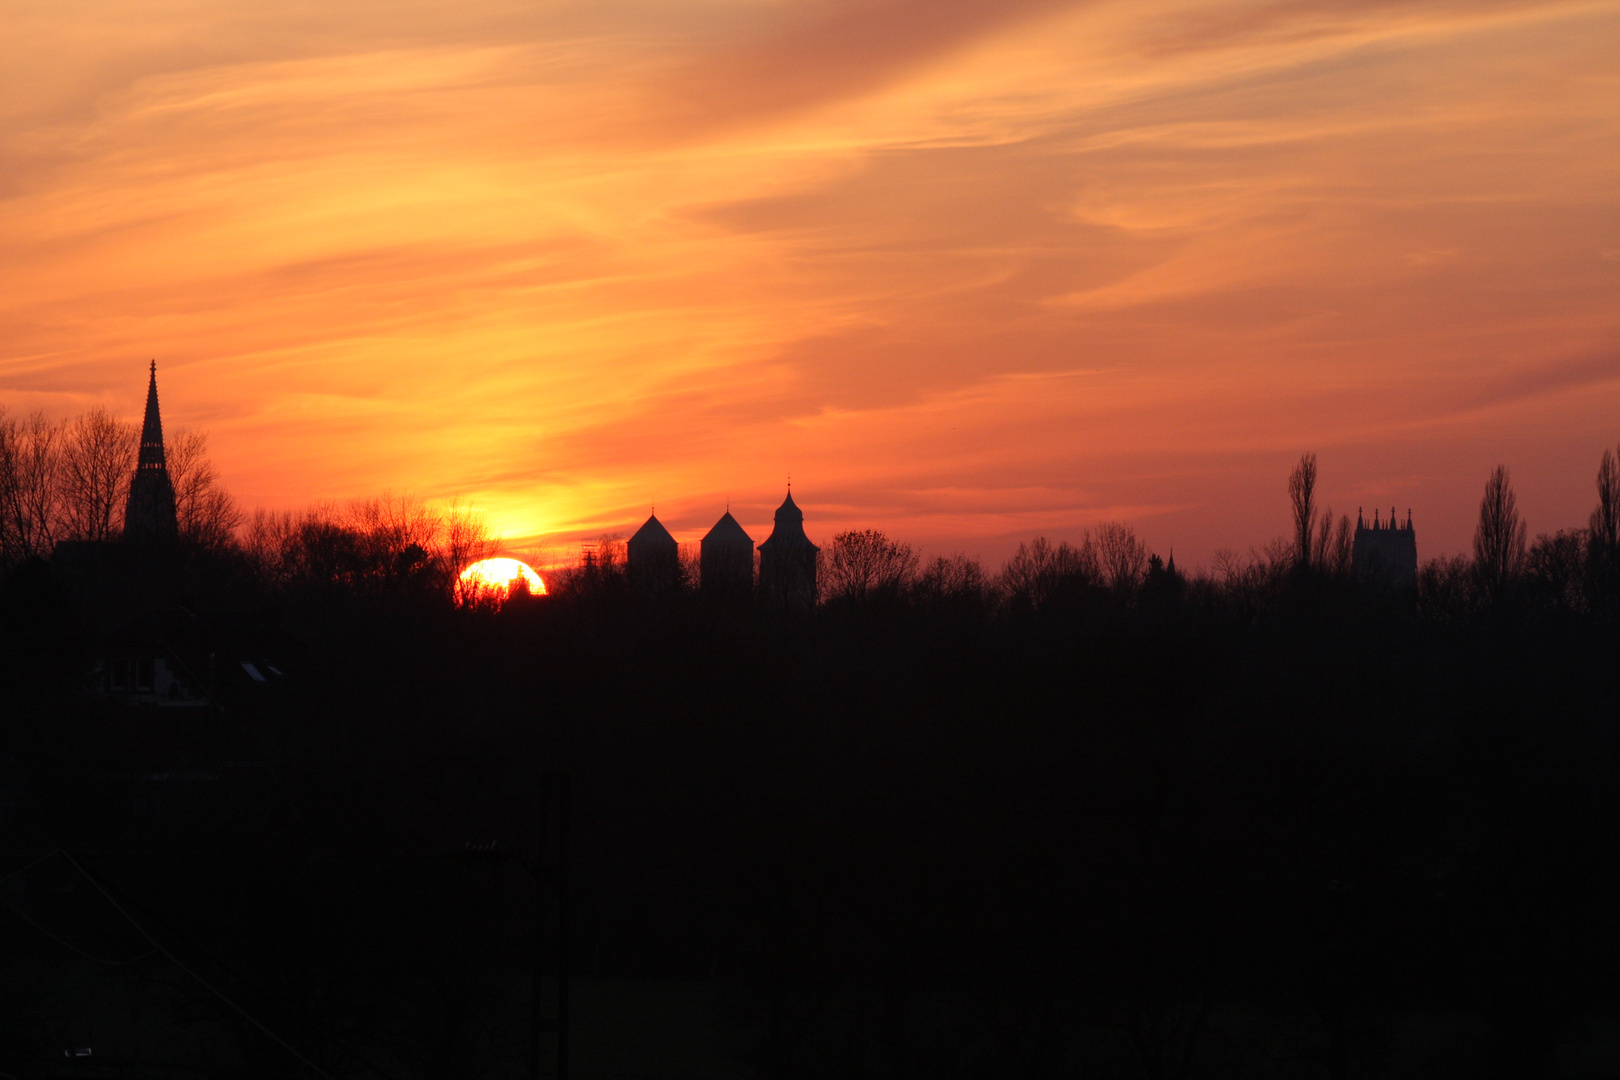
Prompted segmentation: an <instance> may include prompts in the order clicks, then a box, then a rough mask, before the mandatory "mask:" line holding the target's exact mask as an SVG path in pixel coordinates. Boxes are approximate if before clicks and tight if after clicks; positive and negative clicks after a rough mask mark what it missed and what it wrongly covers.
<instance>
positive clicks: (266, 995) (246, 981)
mask: <svg viewBox="0 0 1620 1080" xmlns="http://www.w3.org/2000/svg"><path fill="white" fill-rule="evenodd" d="M107 887H108V888H112V887H113V886H111V885H110V884H109V885H108V886H107ZM124 902H125V903H127V904H128V905H129V906H130V907H132V908H134V909H135V910H136V911H138V912H140V913H141V914H142V915H144V916H145V917H146V918H147V919H148V920H150V921H151V922H153V923H155V924H156V925H157V926H159V927H161V928H162V929H163V930H164V931H166V932H167V933H169V934H170V935H171V936H172V937H174V938H176V939H178V940H179V941H180V942H181V943H182V944H184V945H186V946H187V947H189V948H191V949H193V950H195V951H196V952H199V953H202V954H203V955H204V956H206V957H208V958H209V959H210V960H212V961H213V962H214V963H215V964H216V965H217V966H219V967H220V968H223V969H224V971H225V972H226V973H227V974H228V975H231V976H233V977H234V978H235V979H236V980H237V981H238V982H240V983H242V984H243V985H244V986H246V987H247V988H248V989H249V990H252V991H254V992H255V993H257V994H258V995H259V996H260V997H261V998H263V999H264V1000H266V1001H268V1002H269V1003H270V1004H272V1005H274V1006H276V1008H278V1009H280V1010H281V1011H282V1012H285V1013H288V1014H289V1015H291V1016H293V1017H294V1018H295V1019H297V1020H300V1021H302V1022H303V1023H304V1024H305V1025H306V1026H307V1027H309V1029H310V1030H312V1031H313V1032H315V1034H317V1035H319V1036H320V1037H321V1038H323V1039H325V1040H326V1041H327V1042H329V1043H331V1044H332V1045H333V1046H335V1047H337V1048H338V1049H339V1050H341V1051H343V1052H344V1053H345V1054H347V1055H348V1056H349V1057H351V1058H353V1059H354V1060H355V1061H358V1062H359V1063H360V1064H362V1065H364V1066H365V1067H366V1068H368V1069H370V1070H371V1071H372V1072H374V1073H376V1074H377V1075H378V1076H380V1077H382V1078H383V1080H394V1077H393V1076H392V1074H390V1073H388V1072H387V1071H386V1070H384V1069H383V1068H382V1067H381V1066H379V1065H377V1064H376V1063H375V1062H373V1061H371V1060H370V1059H368V1058H366V1057H365V1056H364V1055H363V1054H360V1053H358V1052H356V1051H354V1050H352V1049H350V1048H349V1047H348V1046H346V1045H344V1043H343V1041H342V1040H341V1039H339V1038H338V1037H337V1036H336V1035H333V1034H332V1033H331V1032H329V1031H326V1030H325V1029H323V1028H322V1027H321V1026H320V1025H319V1024H317V1023H315V1022H314V1021H313V1020H311V1019H310V1018H309V1017H307V1016H304V1015H303V1014H301V1013H300V1012H299V1011H298V1010H297V1009H294V1008H293V1007H291V1006H290V1005H288V1004H287V1003H286V1002H283V1001H279V1000H277V998H276V996H275V995H274V994H272V993H270V991H268V990H266V989H265V988H264V987H262V986H260V985H259V984H258V983H256V982H254V981H253V980H252V979H250V978H248V977H247V976H246V975H243V974H242V973H241V972H240V971H237V970H236V969H235V968H233V967H232V966H231V965H230V964H227V963H226V962H225V961H223V960H221V959H220V958H219V957H217V956H215V955H213V954H212V953H210V952H209V951H208V950H207V949H205V948H203V947H202V946H201V945H198V944H197V943H196V942H195V941H192V940H191V939H190V938H188V937H186V935H184V934H182V933H181V932H180V931H178V930H176V929H175V928H174V927H172V926H170V925H169V924H168V923H167V922H165V921H164V920H163V918H162V916H160V915H158V914H157V913H156V912H154V911H153V910H152V909H151V908H148V907H146V906H145V905H143V904H142V903H141V902H140V901H138V900H136V899H135V898H134V897H130V896H125V897H124Z"/></svg>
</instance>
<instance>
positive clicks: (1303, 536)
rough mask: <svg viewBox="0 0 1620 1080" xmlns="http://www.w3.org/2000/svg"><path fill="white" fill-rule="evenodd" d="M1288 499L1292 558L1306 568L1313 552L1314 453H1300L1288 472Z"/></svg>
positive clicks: (1314, 518) (1314, 503)
mask: <svg viewBox="0 0 1620 1080" xmlns="http://www.w3.org/2000/svg"><path fill="white" fill-rule="evenodd" d="M1288 499H1289V502H1291V503H1292V504H1293V507H1294V553H1295V554H1294V558H1295V559H1296V560H1297V562H1298V563H1299V565H1300V566H1301V567H1303V568H1304V569H1306V570H1309V569H1310V568H1311V556H1312V555H1313V554H1315V550H1314V545H1313V544H1312V543H1311V536H1312V533H1313V532H1314V530H1315V528H1316V455H1315V454H1310V453H1307V454H1301V455H1300V456H1299V464H1298V465H1295V466H1294V471H1293V472H1291V473H1289V474H1288Z"/></svg>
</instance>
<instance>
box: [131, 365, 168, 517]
mask: <svg viewBox="0 0 1620 1080" xmlns="http://www.w3.org/2000/svg"><path fill="white" fill-rule="evenodd" d="M179 535H180V524H179V520H178V518H177V517H176V516H175V509H174V484H173V483H172V482H170V480H169V467H168V465H167V464H166V463H165V461H164V459H163V418H162V416H161V415H159V413H158V392H157V361H156V360H154V361H152V370H151V381H150V382H148V383H147V386H146V419H145V420H144V421H143V422H142V424H141V452H140V456H139V457H138V458H137V459H136V463H135V475H134V476H132V477H131V478H130V481H129V501H128V502H127V503H126V504H125V506H124V539H125V540H130V541H134V542H136V543H147V544H151V543H167V542H171V541H173V540H175V539H177V538H178V537H179Z"/></svg>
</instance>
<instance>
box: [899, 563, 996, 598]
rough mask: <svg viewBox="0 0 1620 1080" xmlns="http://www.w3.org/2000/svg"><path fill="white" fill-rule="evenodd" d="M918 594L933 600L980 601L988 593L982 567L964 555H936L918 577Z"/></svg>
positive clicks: (987, 584) (987, 583) (987, 585)
mask: <svg viewBox="0 0 1620 1080" xmlns="http://www.w3.org/2000/svg"><path fill="white" fill-rule="evenodd" d="M916 587H917V592H918V593H919V594H920V595H922V596H925V597H928V598H930V599H936V600H945V599H950V600H958V599H973V600H981V601H982V600H983V599H984V598H985V595H986V594H987V593H988V591H989V582H987V581H986V580H985V574H984V567H983V566H981V565H980V564H979V562H978V560H977V559H970V558H968V557H967V556H965V555H953V556H951V557H949V558H947V557H946V556H944V555H940V556H937V557H936V558H935V559H934V561H933V562H931V563H929V564H928V566H927V567H926V568H925V569H924V570H923V571H922V573H921V574H919V575H918V577H917V586H916Z"/></svg>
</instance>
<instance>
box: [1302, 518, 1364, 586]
mask: <svg viewBox="0 0 1620 1080" xmlns="http://www.w3.org/2000/svg"><path fill="white" fill-rule="evenodd" d="M1354 548H1355V533H1354V531H1353V530H1352V529H1351V526H1350V517H1349V515H1346V514H1341V515H1340V516H1339V520H1338V523H1337V524H1335V523H1334V521H1333V508H1332V507H1331V506H1330V507H1324V508H1323V510H1322V513H1321V515H1320V516H1319V518H1318V526H1317V529H1316V538H1315V552H1314V554H1313V555H1312V556H1311V563H1312V565H1313V566H1315V567H1316V569H1317V570H1319V571H1322V572H1324V573H1328V574H1332V575H1334V576H1344V575H1346V574H1349V573H1350V570H1351V566H1350V561H1351V557H1352V555H1353V554H1354Z"/></svg>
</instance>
